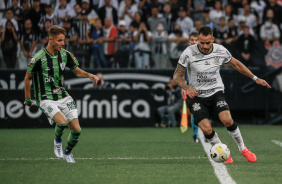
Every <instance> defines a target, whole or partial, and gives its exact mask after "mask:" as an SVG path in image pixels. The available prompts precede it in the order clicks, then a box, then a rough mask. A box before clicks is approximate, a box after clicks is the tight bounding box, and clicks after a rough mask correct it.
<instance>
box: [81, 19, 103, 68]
mask: <svg viewBox="0 0 282 184" xmlns="http://www.w3.org/2000/svg"><path fill="white" fill-rule="evenodd" d="M89 32H90V34H88V33H86V35H90V42H91V43H92V54H93V59H94V63H95V68H101V67H102V68H107V67H108V63H107V61H106V59H105V56H104V45H103V28H102V22H101V20H100V19H96V21H95V23H94V26H92V27H91V30H90V31H89Z"/></svg>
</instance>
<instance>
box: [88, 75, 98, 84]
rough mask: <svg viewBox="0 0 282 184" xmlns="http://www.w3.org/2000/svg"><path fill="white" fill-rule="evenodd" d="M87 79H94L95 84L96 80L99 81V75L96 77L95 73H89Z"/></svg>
mask: <svg viewBox="0 0 282 184" xmlns="http://www.w3.org/2000/svg"><path fill="white" fill-rule="evenodd" d="M89 79H91V80H93V81H95V84H97V82H98V81H99V77H97V76H96V75H93V74H90V75H89Z"/></svg>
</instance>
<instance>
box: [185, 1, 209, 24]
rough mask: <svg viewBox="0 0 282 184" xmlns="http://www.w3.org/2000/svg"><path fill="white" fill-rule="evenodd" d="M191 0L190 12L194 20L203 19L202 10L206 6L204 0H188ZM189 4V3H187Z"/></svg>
mask: <svg viewBox="0 0 282 184" xmlns="http://www.w3.org/2000/svg"><path fill="white" fill-rule="evenodd" d="M188 2H191V7H190V10H191V14H192V18H193V19H194V20H196V19H197V20H202V21H203V19H204V18H203V12H204V9H205V6H206V0H188ZM189 4H190V3H189Z"/></svg>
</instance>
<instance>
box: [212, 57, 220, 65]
mask: <svg viewBox="0 0 282 184" xmlns="http://www.w3.org/2000/svg"><path fill="white" fill-rule="evenodd" d="M219 59H220V57H219V56H215V57H214V61H213V63H214V64H215V65H220V62H219Z"/></svg>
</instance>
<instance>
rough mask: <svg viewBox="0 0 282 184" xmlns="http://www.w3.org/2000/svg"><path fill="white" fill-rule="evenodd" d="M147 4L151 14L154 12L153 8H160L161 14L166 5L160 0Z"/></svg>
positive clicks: (153, 0) (151, 0) (152, 0)
mask: <svg viewBox="0 0 282 184" xmlns="http://www.w3.org/2000/svg"><path fill="white" fill-rule="evenodd" d="M147 2H148V3H147V4H146V6H147V9H148V10H149V12H152V8H153V7H156V8H158V10H159V12H160V11H162V9H163V6H164V5H163V3H161V2H160V0H150V1H147ZM151 31H152V30H151Z"/></svg>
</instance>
